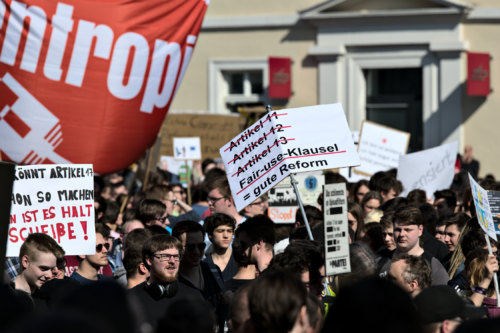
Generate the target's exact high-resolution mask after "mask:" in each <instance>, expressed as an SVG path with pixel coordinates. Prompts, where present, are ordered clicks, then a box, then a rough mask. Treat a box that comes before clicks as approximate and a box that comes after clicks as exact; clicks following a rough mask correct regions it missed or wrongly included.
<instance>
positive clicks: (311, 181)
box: [305, 176, 318, 191]
mask: <svg viewBox="0 0 500 333" xmlns="http://www.w3.org/2000/svg"><path fill="white" fill-rule="evenodd" d="M305 183H306V189H308V190H309V191H314V190H315V189H316V186H318V180H317V179H316V177H314V176H310V177H307V178H306V181H305Z"/></svg>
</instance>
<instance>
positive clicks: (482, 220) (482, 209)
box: [469, 174, 497, 240]
mask: <svg viewBox="0 0 500 333" xmlns="http://www.w3.org/2000/svg"><path fill="white" fill-rule="evenodd" d="M469 181H470V187H471V191H472V197H473V199H474V206H475V207H476V215H477V221H478V222H479V225H480V226H481V229H483V231H484V232H485V233H486V234H488V236H490V237H491V238H493V239H494V240H497V234H496V232H495V226H494V224H493V218H492V216H491V210H490V203H489V200H488V192H487V191H486V190H485V189H483V188H482V187H481V186H480V185H479V184H478V183H477V182H476V181H475V180H474V178H472V176H471V175H470V174H469Z"/></svg>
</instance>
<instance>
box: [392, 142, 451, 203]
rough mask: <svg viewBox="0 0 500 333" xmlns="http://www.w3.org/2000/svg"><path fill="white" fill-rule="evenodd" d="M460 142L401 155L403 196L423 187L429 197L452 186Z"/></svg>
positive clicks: (399, 167) (400, 173) (399, 178)
mask: <svg viewBox="0 0 500 333" xmlns="http://www.w3.org/2000/svg"><path fill="white" fill-rule="evenodd" d="M457 151H458V142H456V141H455V142H452V143H448V144H446V145H442V146H439V147H434V148H431V149H426V150H423V151H419V152H416V153H412V154H407V155H403V156H400V157H399V166H398V180H400V181H401V183H402V184H403V192H402V193H401V196H403V197H406V196H407V195H408V193H410V191H412V190H416V189H421V190H424V191H425V192H426V193H427V197H428V198H432V199H433V198H434V192H435V191H438V190H444V189H447V188H449V187H450V185H451V183H452V181H453V177H454V176H455V161H456V159H457Z"/></svg>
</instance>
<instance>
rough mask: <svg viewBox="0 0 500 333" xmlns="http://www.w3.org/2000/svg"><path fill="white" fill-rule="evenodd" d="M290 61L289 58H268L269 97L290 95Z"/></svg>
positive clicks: (287, 96) (286, 96) (288, 96)
mask: <svg viewBox="0 0 500 333" xmlns="http://www.w3.org/2000/svg"><path fill="white" fill-rule="evenodd" d="M291 64H292V61H291V60H290V58H274V57H270V58H269V89H268V94H269V97H270V98H290V96H292V70H291Z"/></svg>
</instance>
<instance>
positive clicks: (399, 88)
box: [363, 68, 423, 152]
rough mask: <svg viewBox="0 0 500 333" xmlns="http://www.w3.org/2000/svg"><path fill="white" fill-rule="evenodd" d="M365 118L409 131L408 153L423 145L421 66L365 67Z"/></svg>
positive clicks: (417, 149)
mask: <svg viewBox="0 0 500 333" xmlns="http://www.w3.org/2000/svg"><path fill="white" fill-rule="evenodd" d="M363 74H364V76H365V79H366V95H367V96H366V119H367V120H370V121H373V122H376V123H379V124H381V125H385V126H389V127H392V128H395V129H398V130H401V131H405V132H409V133H410V134H411V137H410V146H409V149H408V150H409V152H415V151H419V150H421V149H422V147H423V119H422V69H421V68H398V69H365V70H363Z"/></svg>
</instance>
